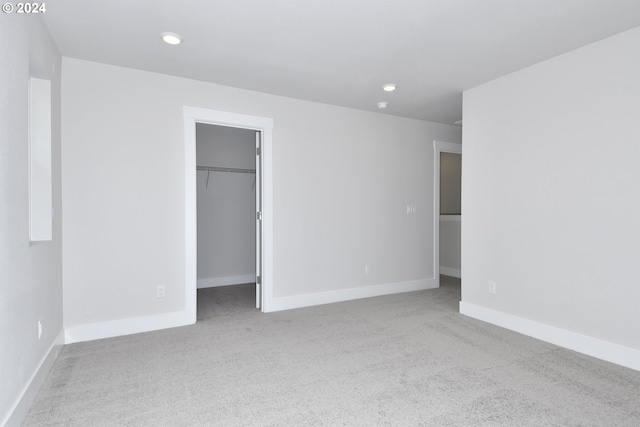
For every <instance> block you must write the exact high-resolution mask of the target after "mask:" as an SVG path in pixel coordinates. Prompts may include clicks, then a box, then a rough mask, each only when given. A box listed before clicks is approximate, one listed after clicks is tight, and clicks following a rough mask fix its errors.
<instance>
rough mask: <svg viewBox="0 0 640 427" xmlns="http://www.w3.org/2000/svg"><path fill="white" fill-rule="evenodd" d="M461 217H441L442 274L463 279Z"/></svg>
mask: <svg viewBox="0 0 640 427" xmlns="http://www.w3.org/2000/svg"><path fill="white" fill-rule="evenodd" d="M461 233H462V232H461V216H460V215H442V216H441V217H440V274H445V275H447V276H453V277H461V273H462V272H461V268H462V263H461V253H462V252H461V241H462V234H461Z"/></svg>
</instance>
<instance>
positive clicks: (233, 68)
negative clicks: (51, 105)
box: [43, 0, 640, 123]
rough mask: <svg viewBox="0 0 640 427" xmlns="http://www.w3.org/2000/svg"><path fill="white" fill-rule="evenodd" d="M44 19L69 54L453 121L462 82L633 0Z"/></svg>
mask: <svg viewBox="0 0 640 427" xmlns="http://www.w3.org/2000/svg"><path fill="white" fill-rule="evenodd" d="M43 17H44V20H45V23H46V24H47V26H48V27H49V30H50V32H51V35H52V36H53V38H54V40H55V41H56V43H57V45H58V47H59V49H60V51H61V53H62V54H63V55H64V56H67V57H72V58H80V59H86V60H90V61H96V62H102V63H107V64H113V65H119V66H124V67H130V68H136V69H141V70H147V71H153V72H158V73H164V74H171V75H176V76H182V77H187V78H191V79H197V80H204V81H209V82H213V83H218V84H222V85H227V86H234V87H238V88H244V89H250V90H256V91H260V92H266V93H271V94H276V95H283V96H288V97H293V98H300V99H306V100H311V101H317V102H323V103H329V104H335V105H342V106H346V107H352V108H358V109H363V110H371V111H379V110H378V109H377V107H376V103H377V102H378V101H388V102H389V108H388V109H387V110H384V113H385V114H392V115H397V116H404V117H412V118H416V119H423V120H430V121H435V122H441V123H454V122H455V121H457V120H460V119H461V114H462V91H463V90H465V89H469V88H471V87H474V86H476V85H479V84H481V83H484V82H486V81H489V80H492V79H495V78H497V77H500V76H503V75H505V74H508V73H510V72H513V71H515V70H518V69H521V68H523V67H526V66H529V65H532V64H535V63H537V62H540V61H543V60H545V59H548V58H551V57H553V56H556V55H559V54H562V53H564V52H567V51H570V50H573V49H576V48H578V47H581V46H584V45H586V44H589V43H592V42H594V41H597V40H600V39H603V38H605V37H608V36H611V35H614V34H617V33H620V32H623V31H625V30H628V29H631V28H634V27H637V26H640V1H638V0H393V1H392V0H297V1H295V0H268V1H267V0H189V1H176V0H110V1H97V0H83V1H78V0H56V1H55V2H52V3H51V4H49V3H47V11H46V13H45V14H44V15H43ZM164 31H172V32H176V33H179V34H181V35H182V37H183V38H184V43H183V44H182V45H180V46H169V45H166V44H164V43H163V42H162V41H161V40H160V33H161V32H164ZM390 82H392V83H397V84H398V90H397V91H396V92H393V93H385V92H383V91H382V89H381V86H382V85H383V84H384V83H390Z"/></svg>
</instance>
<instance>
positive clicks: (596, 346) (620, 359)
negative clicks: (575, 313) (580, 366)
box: [460, 301, 640, 371]
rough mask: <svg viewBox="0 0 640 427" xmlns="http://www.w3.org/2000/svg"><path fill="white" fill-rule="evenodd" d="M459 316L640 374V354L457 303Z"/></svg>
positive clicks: (554, 328)
mask: <svg viewBox="0 0 640 427" xmlns="http://www.w3.org/2000/svg"><path fill="white" fill-rule="evenodd" d="M460 313H462V314H464V315H466V316H469V317H473V318H474V319H478V320H482V321H484V322H488V323H491V324H494V325H497V326H501V327H503V328H505V329H510V330H512V331H515V332H519V333H521V334H524V335H528V336H531V337H533V338H537V339H539V340H542V341H546V342H549V343H551V344H555V345H558V346H560V347H564V348H568V349H570V350H574V351H577V352H579V353H583V354H586V355H589V356H592V357H595V358H598V359H602V360H606V361H607V362H611V363H615V364H617V365H621V366H625V367H627V368H631V369H635V370H636V371H640V350H636V349H633V348H630V347H625V346H622V345H619V344H614V343H611V342H608V341H603V340H601V339H598V338H593V337H589V336H587V335H581V334H578V333H575V332H571V331H567V330H566V329H560V328H556V327H554V326H549V325H545V324H543V323H538V322H536V321H533V320H529V319H524V318H522V317H518V316H514V315H511V314H507V313H503V312H501V311H496V310H493V309H490V308H486V307H482V306H479V305H475V304H471V303H468V302H464V301H460Z"/></svg>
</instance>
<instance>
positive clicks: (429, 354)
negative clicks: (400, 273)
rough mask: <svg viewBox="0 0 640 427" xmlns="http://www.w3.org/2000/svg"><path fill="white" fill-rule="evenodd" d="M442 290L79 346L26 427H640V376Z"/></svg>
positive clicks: (249, 312) (233, 315)
mask: <svg viewBox="0 0 640 427" xmlns="http://www.w3.org/2000/svg"><path fill="white" fill-rule="evenodd" d="M443 279H444V280H443V286H442V287H441V288H440V289H434V290H429V291H420V292H413V293H407V294H401V295H392V296H385V297H378V298H370V299H366V300H359V301H351V302H345V303H339V304H331V305H325V306H319V307H311V308H304V309H298V310H291V311H285V312H278V313H270V314H261V313H260V312H258V311H257V310H255V309H253V308H252V304H253V302H254V294H253V286H252V285H241V286H237V287H226V288H212V289H206V290H200V291H199V293H198V320H199V321H198V323H197V324H196V325H194V326H188V327H182V328H175V329H170V330H164V331H158V332H152V333H146V334H139V335H135V336H127V337H120V338H112V339H106V340H100V341H93V342H87V343H80V344H73V345H68V346H66V347H65V348H64V351H63V352H62V354H61V355H60V358H59V359H58V361H57V362H56V364H55V366H54V367H53V369H52V371H51V373H50V375H49V377H48V379H47V381H46V383H45V385H44V386H43V388H42V390H41V391H40V393H39V395H38V397H37V399H36V401H35V403H34V405H33V407H32V409H31V411H30V412H29V415H28V418H27V420H26V422H25V424H24V425H25V426H48V425H59V426H83V427H86V426H126V425H129V426H200V425H202V426H206V425H211V426H321V425H322V426H376V425H389V426H417V425H426V426H498V425H506V426H548V425H558V426H640V372H636V371H633V370H630V369H626V368H622V367H619V366H616V365H612V364H609V363H606V362H602V361H599V360H596V359H593V358H590V357H587V356H583V355H580V354H577V353H574V352H572V351H569V350H564V349H561V348H559V347H556V346H553V345H551V344H547V343H543V342H540V341H537V340H534V339H531V338H527V337H524V336H522V335H519V334H516V333H513V332H509V331H506V330H504V329H501V328H498V327H494V326H491V325H488V324H486V323H483V322H479V321H476V320H473V319H470V318H467V317H465V316H462V315H460V314H458V313H457V306H458V301H459V299H460V285H459V281H457V280H455V279H451V278H443Z"/></svg>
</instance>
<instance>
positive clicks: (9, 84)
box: [0, 13, 62, 426]
mask: <svg viewBox="0 0 640 427" xmlns="http://www.w3.org/2000/svg"><path fill="white" fill-rule="evenodd" d="M16 18H18V19H16ZM20 18H22V17H19V16H15V15H14V14H11V15H8V14H5V13H2V14H0V52H2V55H0V99H2V102H1V103H0V207H1V208H0V236H1V237H0V272H1V273H0V295H1V297H0V339H1V341H0V342H1V344H0V345H1V346H2V350H1V351H0V383H1V385H0V425H5V423H7V425H11V426H12V425H20V423H21V422H22V419H23V418H24V415H25V414H26V411H27V410H28V408H29V406H30V405H31V402H32V401H33V397H34V396H35V393H34V392H33V390H37V388H38V386H39V384H40V381H41V379H42V378H44V377H45V376H46V375H47V373H48V370H49V368H50V366H51V362H52V361H53V359H55V351H54V353H52V348H57V347H59V345H60V344H61V343H60V341H59V339H58V337H59V336H60V333H61V331H62V239H61V235H62V233H61V183H60V74H59V72H60V61H61V59H60V54H59V53H58V50H57V49H56V46H55V44H54V42H53V40H51V37H50V35H49V33H48V31H47V28H46V27H45V25H44V23H43V22H42V19H41V18H40V17H38V16H30V17H26V16H25V17H24V18H28V19H20ZM32 77H33V78H38V79H43V80H49V81H50V82H51V103H50V106H51V107H50V108H51V110H50V111H51V162H50V165H51V166H50V167H51V180H50V183H51V194H52V198H51V203H52V206H53V212H54V216H53V230H52V231H53V232H52V238H53V240H50V241H42V242H30V239H29V233H30V231H29V166H28V165H29V149H28V146H29V132H28V129H29V124H28V121H29V89H28V82H29V79H30V78H32ZM49 209H50V210H51V207H50V208H49ZM49 221H51V216H49ZM38 321H40V322H41V323H42V332H43V333H42V338H41V339H38V329H37V325H38Z"/></svg>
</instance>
